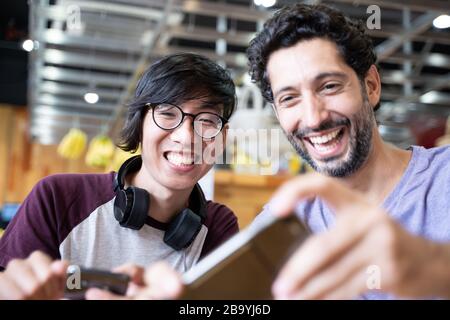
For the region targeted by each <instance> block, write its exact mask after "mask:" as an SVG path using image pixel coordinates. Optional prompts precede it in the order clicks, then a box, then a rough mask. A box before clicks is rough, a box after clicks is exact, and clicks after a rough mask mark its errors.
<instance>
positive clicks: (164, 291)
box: [140, 262, 183, 299]
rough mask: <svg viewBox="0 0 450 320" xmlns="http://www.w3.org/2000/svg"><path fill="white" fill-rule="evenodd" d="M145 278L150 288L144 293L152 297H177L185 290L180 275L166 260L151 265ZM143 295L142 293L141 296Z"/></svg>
mask: <svg viewBox="0 0 450 320" xmlns="http://www.w3.org/2000/svg"><path fill="white" fill-rule="evenodd" d="M144 278H145V282H146V284H147V285H148V288H149V290H146V292H144V293H143V295H146V294H147V295H148V298H150V299H175V298H177V297H179V296H180V295H181V293H182V291H183V285H182V281H181V277H180V275H179V274H178V273H177V272H176V271H175V270H174V269H173V268H172V267H171V266H169V265H168V264H167V263H165V262H159V263H156V264H154V265H152V266H151V267H149V268H148V269H147V270H146V272H145V276H144ZM143 295H140V298H142V297H143Z"/></svg>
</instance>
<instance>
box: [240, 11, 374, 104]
mask: <svg viewBox="0 0 450 320" xmlns="http://www.w3.org/2000/svg"><path fill="white" fill-rule="evenodd" d="M313 38H324V39H328V40H330V41H333V42H334V43H336V45H337V47H338V50H339V52H340V54H341V55H342V57H343V58H344V60H345V61H346V63H347V64H348V65H349V66H350V67H351V68H352V69H353V70H354V71H355V72H356V74H357V76H358V78H359V80H360V82H363V80H364V78H365V76H366V74H367V71H368V70H369V68H370V67H371V66H372V65H373V64H376V60H377V57H376V54H375V51H374V48H373V44H372V40H371V39H370V37H369V36H368V35H367V34H366V33H365V28H364V25H363V23H362V22H360V21H353V20H350V19H349V18H347V17H345V16H344V15H343V14H342V13H341V12H340V11H338V10H336V9H333V8H331V7H328V6H325V5H306V4H294V5H290V6H285V7H283V8H282V9H280V10H279V11H277V12H276V13H275V14H274V16H273V17H272V18H270V19H269V20H268V21H267V22H266V23H265V24H264V27H263V30H262V31H261V32H260V33H258V34H257V35H256V37H255V38H254V39H253V40H252V41H251V42H250V46H249V48H248V49H247V57H248V60H249V67H250V76H251V78H252V80H253V81H254V82H255V83H256V84H257V85H258V86H259V88H260V90H261V93H262V95H263V97H264V98H265V99H266V100H267V101H269V102H271V103H273V93H272V88H271V87H270V82H269V78H268V74H267V62H268V60H269V57H270V55H271V54H272V53H273V52H274V51H276V50H278V49H280V48H287V47H291V46H293V45H295V44H296V43H298V42H299V41H301V40H308V39H313ZM379 106H380V104H379V103H378V104H377V105H376V107H375V110H377V109H378V108H379Z"/></svg>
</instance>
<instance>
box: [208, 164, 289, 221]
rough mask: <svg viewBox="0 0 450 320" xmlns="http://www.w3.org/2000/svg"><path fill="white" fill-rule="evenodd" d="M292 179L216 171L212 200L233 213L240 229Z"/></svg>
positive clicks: (280, 176)
mask: <svg viewBox="0 0 450 320" xmlns="http://www.w3.org/2000/svg"><path fill="white" fill-rule="evenodd" d="M292 177H293V176H291V175H273V176H268V175H266V176H263V175H254V174H238V173H235V172H233V171H228V170H217V171H215V177H214V179H215V181H214V200H215V201H217V202H220V203H223V204H225V205H226V206H228V207H229V208H230V209H232V210H233V211H234V213H235V214H236V216H237V217H238V221H239V227H240V228H241V229H242V228H244V227H246V226H247V225H248V224H249V223H250V222H251V221H252V220H253V219H254V218H255V217H256V215H257V214H258V213H260V212H261V211H262V209H263V206H264V205H265V204H266V203H267V202H268V201H269V200H270V198H271V196H272V194H273V193H274V192H275V190H276V189H278V187H279V186H280V185H282V184H283V183H284V182H285V181H286V180H289V179H290V178H292Z"/></svg>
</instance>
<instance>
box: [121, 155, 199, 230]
mask: <svg viewBox="0 0 450 320" xmlns="http://www.w3.org/2000/svg"><path fill="white" fill-rule="evenodd" d="M129 181H131V184H132V185H133V186H136V187H138V188H142V189H145V190H147V192H148V193H149V195H150V207H149V210H148V215H149V216H150V217H152V218H153V219H155V220H157V221H159V222H162V223H167V222H169V221H170V220H172V218H173V217H174V216H175V215H176V214H177V213H178V212H180V211H181V210H182V209H183V208H185V207H186V206H187V204H188V202H189V195H190V194H191V192H192V188H189V189H185V190H172V189H168V188H166V187H164V186H161V185H160V184H158V183H157V182H156V181H155V180H154V179H153V177H151V175H149V174H148V171H147V170H146V169H145V165H144V163H143V164H142V167H141V169H139V171H138V172H137V173H136V174H135V175H134V177H131V179H130V180H129Z"/></svg>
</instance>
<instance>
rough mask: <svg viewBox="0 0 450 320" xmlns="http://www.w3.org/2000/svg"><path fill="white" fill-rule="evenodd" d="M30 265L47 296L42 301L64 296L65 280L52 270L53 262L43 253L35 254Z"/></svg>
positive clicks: (31, 257)
mask: <svg viewBox="0 0 450 320" xmlns="http://www.w3.org/2000/svg"><path fill="white" fill-rule="evenodd" d="M28 263H29V265H30V266H31V268H32V269H33V272H34V274H35V275H36V277H37V279H38V280H39V283H40V286H41V287H42V292H43V293H44V295H45V296H42V297H40V298H42V299H57V298H61V297H62V295H63V290H62V288H63V282H64V278H63V277H61V276H60V275H57V274H55V273H54V272H53V270H52V260H51V259H50V257H48V256H47V255H45V254H43V253H42V252H34V253H33V254H32V255H31V256H30V258H29V259H28Z"/></svg>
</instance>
